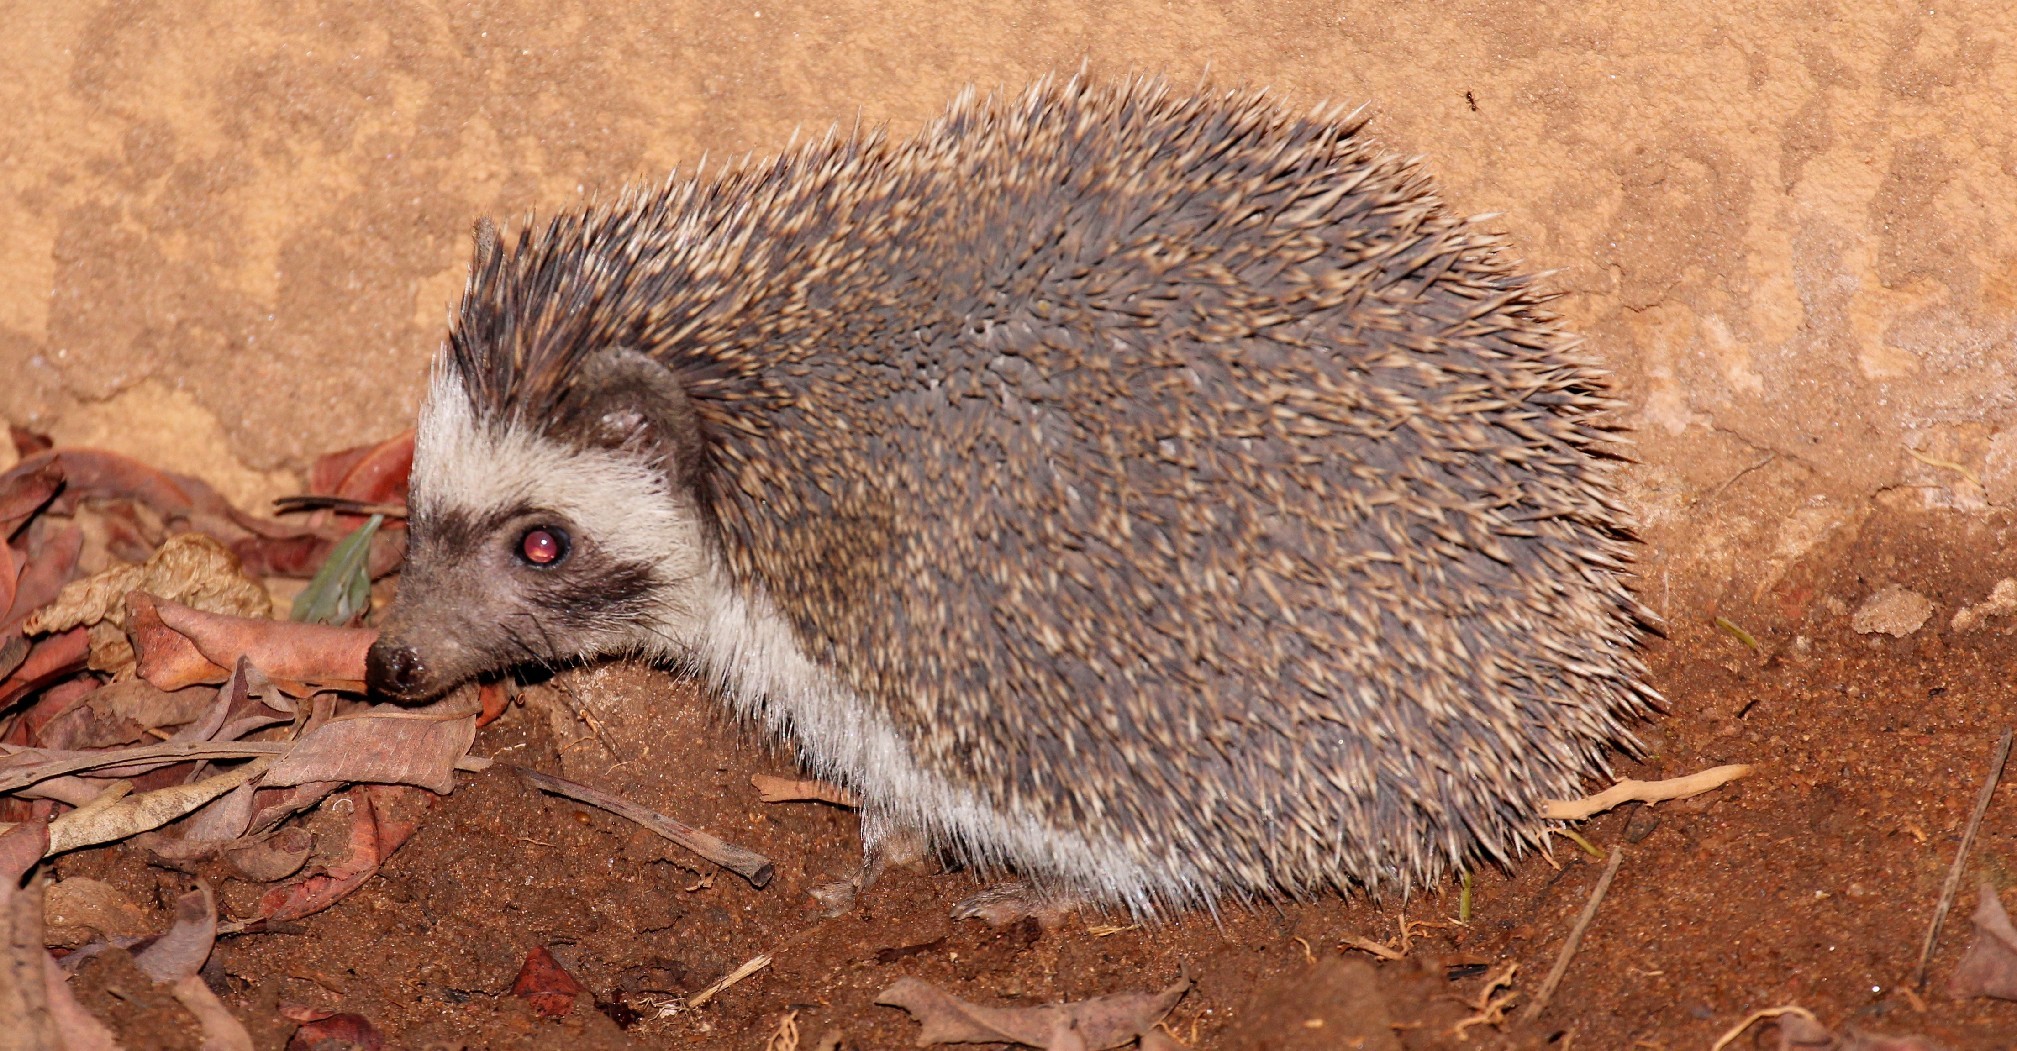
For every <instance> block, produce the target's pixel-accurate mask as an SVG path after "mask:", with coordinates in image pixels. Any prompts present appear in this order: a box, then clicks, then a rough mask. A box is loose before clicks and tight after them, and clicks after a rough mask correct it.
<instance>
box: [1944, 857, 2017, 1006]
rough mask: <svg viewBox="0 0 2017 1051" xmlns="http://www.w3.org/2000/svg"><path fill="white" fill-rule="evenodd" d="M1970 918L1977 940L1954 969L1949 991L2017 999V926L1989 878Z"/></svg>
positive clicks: (2001, 998) (1956, 993)
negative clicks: (2011, 919) (2004, 909)
mask: <svg viewBox="0 0 2017 1051" xmlns="http://www.w3.org/2000/svg"><path fill="white" fill-rule="evenodd" d="M1970 918H1971V919H1972V920H1973V922H1974V924H1975V940H1974V942H1973V943H1971V944H1970V945H1969V946H1968V952H1967V955H1965V956H1963V957H1961V963H1960V965H1959V966H1957V967H1955V968H1954V977H1953V978H1952V979H1951V980H1950V981H1949V982H1948V986H1947V988H1948V991H1949V992H1951V993H1953V994H1954V995H1955V996H1959V997H1970V996H1990V997H1995V998H1996V999H1998V1000H2017V927H2013V926H2012V925H2011V923H2010V914H2009V913H2008V912H2005V911H2003V902H2002V901H2000V900H1998V899H1997V897H1996V888H1995V887H1994V886H1991V885H1990V884H1989V883H1988V882H1987V881H1984V882H1983V884H1982V890H1981V897H1980V899H1979V901H1978V902H1977V904H1976V906H1975V914H1974V916H1972V917H1970Z"/></svg>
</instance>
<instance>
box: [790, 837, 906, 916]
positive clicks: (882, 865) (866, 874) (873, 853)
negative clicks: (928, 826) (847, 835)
mask: <svg viewBox="0 0 2017 1051" xmlns="http://www.w3.org/2000/svg"><path fill="white" fill-rule="evenodd" d="M924 855H925V836H924V833H923V832H922V831H920V830H918V829H915V828H908V827H905V828H884V829H881V830H879V831H878V832H877V833H876V834H872V835H871V834H869V830H868V829H867V828H864V829H863V836H862V848H861V868H860V869H858V870H856V872H855V874H854V875H852V876H849V877H848V878H846V879H841V880H834V881H833V882H831V883H822V884H820V885H819V886H817V887H814V888H812V889H811V890H810V891H807V893H809V894H811V895H812V897H813V900H815V901H817V902H819V903H820V906H821V910H822V912H823V913H824V914H825V915H826V916H828V917H833V916H839V915H841V914H843V913H845V912H847V911H848V910H850V909H852V908H854V903H855V899H856V898H857V897H858V896H859V895H860V894H861V892H862V891H865V890H867V889H868V888H869V887H870V886H871V885H872V884H874V883H875V881H876V880H877V879H879V878H880V877H881V876H882V874H883V873H884V872H885V871H887V870H888V869H889V867H890V866H891V865H902V866H908V867H922V866H923V865H924Z"/></svg>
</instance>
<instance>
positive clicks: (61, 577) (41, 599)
mask: <svg viewBox="0 0 2017 1051" xmlns="http://www.w3.org/2000/svg"><path fill="white" fill-rule="evenodd" d="M30 534H31V535H30V538H29V539H30V543H29V547H28V562H27V564H26V565H25V566H23V567H22V569H21V573H20V578H19V579H18V580H16V581H15V583H14V600H13V601H12V602H10V603H8V605H7V610H6V612H4V613H0V635H4V634H12V633H13V632H14V631H16V630H18V629H19V628H20V626H21V622H22V621H24V620H27V619H28V614H30V613H33V612H35V611H36V610H38V609H41V608H42V607H44V606H46V605H48V604H50V603H51V602H54V601H56V596H57V595H60V594H62V593H63V585H65V584H68V583H69V582H70V578H71V577H73V576H76V575H77V556H78V555H80V554H82V553H83V551H84V531H83V530H82V529H79V528H77V527H76V526H74V525H73V526H64V527H63V528H61V529H57V530H54V531H45V530H44V529H43V528H42V526H41V525H37V526H36V527H35V528H34V529H33V530H30Z"/></svg>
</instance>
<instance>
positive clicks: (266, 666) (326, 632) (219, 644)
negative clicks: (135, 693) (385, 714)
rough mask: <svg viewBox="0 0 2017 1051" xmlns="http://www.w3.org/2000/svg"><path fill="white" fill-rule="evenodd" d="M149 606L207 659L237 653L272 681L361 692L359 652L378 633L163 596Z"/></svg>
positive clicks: (231, 658) (223, 661)
mask: <svg viewBox="0 0 2017 1051" xmlns="http://www.w3.org/2000/svg"><path fill="white" fill-rule="evenodd" d="M154 609H155V612H156V614H157V615H159V616H160V618H161V623H162V625H163V626H165V627H167V628H168V629H170V630H172V631H174V632H176V633H178V634H180V635H182V636H183V637H184V638H187V639H188V640H189V641H190V642H191V643H192V644H194V645H195V647H196V650H197V652H199V653H201V654H202V655H203V656H204V657H205V658H206V659H208V660H209V661H210V663H212V664H214V665H218V666H220V667H225V668H228V667H231V666H233V665H235V664H237V663H238V661H239V658H241V657H242V658H244V659H246V660H249V661H251V662H252V665H253V666H254V667H256V668H258V669H259V670H260V671H262V672H265V673H266V674H267V675H269V676H271V677H272V678H273V679H274V681H276V682H296V683H314V684H317V685H322V686H328V687H331V688H333V689H344V690H360V691H361V690H362V689H363V688H364V654H365V651H367V650H369V649H370V648H371V644H372V643H373V642H374V641H376V640H377V638H378V632H376V631H374V630H372V629H370V628H337V627H331V626H329V625H326V624H295V623H291V622H288V621H280V620H263V619H256V618H252V617H231V616H225V615H223V614H220V613H205V612H203V611H202V610H198V609H191V608H189V607H188V606H185V605H182V604H181V603H179V602H168V601H165V600H156V601H155V603H154ZM155 685H157V686H161V687H162V689H172V688H173V687H169V686H164V685H162V684H161V683H159V682H156V683H155Z"/></svg>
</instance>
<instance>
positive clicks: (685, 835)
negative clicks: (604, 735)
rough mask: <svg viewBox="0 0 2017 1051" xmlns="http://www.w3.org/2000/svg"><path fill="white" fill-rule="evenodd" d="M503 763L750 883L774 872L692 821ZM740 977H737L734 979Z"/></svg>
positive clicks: (760, 883)
mask: <svg viewBox="0 0 2017 1051" xmlns="http://www.w3.org/2000/svg"><path fill="white" fill-rule="evenodd" d="M505 765H506V766H510V767H511V768H512V769H513V770H516V771H518V773H519V775H520V776H522V777H524V778H525V779H526V780H528V781H530V782H532V784H533V787H535V788H538V789H539V790H540V791H542V792H550V793H552V794H554V795H557V796H564V797H566V798H568V799H572V800H574V801H575V802H577V803H587V804H588V805H589V806H592V807H600V808H602V809H603V810H607V811H609V812H610V813H612V814H615V815H616V816H618V817H621V818H624V819H626V820H629V821H633V822H636V823H637V824H639V825H643V826H644V827H645V828H648V829H650V830H652V831H653V832H656V833H658V834H659V835H661V836H664V837H665V838H667V839H669V840H672V841H673V842H674V843H677V844H679V845H680V846H682V847H685V848H686V849H688V850H691V851H693V852H694V853H695V854H698V855H700V856H701V857H703V858H706V859H707V860H709V861H712V862H714V863H715V864H717V865H720V866H721V867H722V868H725V869H727V870H729V871H730V872H733V873H735V874H736V875H738V876H741V877H742V878H743V879H746V880H748V881H749V885H750V886H752V887H755V888H757V889H758V890H762V889H763V888H764V887H766V886H769V885H770V880H771V877H772V876H774V875H776V870H775V869H773V868H772V867H771V863H770V859H769V858H767V857H764V856H763V855H762V854H758V853H757V852H756V851H753V850H749V849H746V848H744V847H738V846H736V845H735V844H733V843H729V842H726V841H724V840H721V839H717V838H715V837H714V836H711V835H709V834H707V833H706V832H702V831H701V830H700V829H697V828H694V827H693V826H691V825H684V824H681V823H679V822H677V821H674V820H673V819H671V818H669V817H666V816H665V815H664V814H661V813H659V812H657V811H655V810H650V809H647V808H645V807H642V806H639V805H637V804H636V803H633V802H631V801H630V800H628V799H623V798H620V797H618V796H613V795H610V794H609V793H607V792H603V791H599V790H597V789H593V788H590V787H588V786H587V785H583V784H577V783H576V782H573V781H569V780H567V779H566V778H560V777H554V776H553V775H552V774H542V773H540V772H538V771H537V770H527V769H526V768H524V767H522V766H516V765H513V764H510V763H507V764H505ZM763 959H764V962H766V963H768V962H769V960H770V958H769V957H764V958H763ZM740 980H741V979H739V978H738V979H737V981H740ZM716 991H717V992H718V991H719V990H716Z"/></svg>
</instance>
